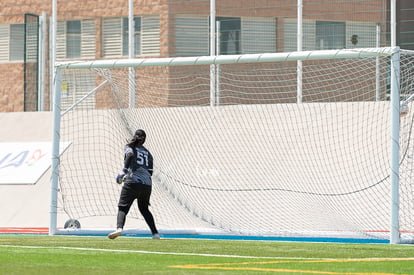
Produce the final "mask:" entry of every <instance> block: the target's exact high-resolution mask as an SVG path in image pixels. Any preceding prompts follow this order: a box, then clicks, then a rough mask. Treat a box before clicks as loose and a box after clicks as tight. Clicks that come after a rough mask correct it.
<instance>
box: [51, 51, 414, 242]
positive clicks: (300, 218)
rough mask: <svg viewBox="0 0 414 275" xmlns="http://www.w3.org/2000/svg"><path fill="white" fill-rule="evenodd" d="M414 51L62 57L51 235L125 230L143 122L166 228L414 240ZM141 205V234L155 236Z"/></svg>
mask: <svg viewBox="0 0 414 275" xmlns="http://www.w3.org/2000/svg"><path fill="white" fill-rule="evenodd" d="M413 57H414V55H413V54H412V53H411V52H408V51H402V50H400V49H399V48H372V49H352V50H350V49H343V50H327V51H310V52H292V53H268V54H246V55H230V56H203V57H200V56H198V57H177V58H147V59H123V60H95V61H90V62H86V61H77V62H65V63H59V64H57V65H56V77H55V94H54V143H53V144H54V147H53V152H54V155H53V159H52V161H53V165H52V168H53V172H52V181H51V182H52V188H51V190H52V196H51V223H50V234H68V233H70V234H75V233H77V232H78V233H80V234H81V233H84V232H88V230H102V231H105V230H108V232H109V231H110V230H113V229H114V227H111V226H112V225H113V226H115V220H116V213H117V202H118V196H119V192H120V190H121V187H120V186H119V185H117V184H116V183H115V176H116V175H117V173H119V172H120V170H121V169H122V165H123V147H124V144H125V143H126V140H127V139H128V138H130V137H131V135H132V133H133V132H134V131H135V130H136V129H138V128H143V129H145V131H146V132H147V142H146V146H147V147H148V148H149V149H150V150H151V151H152V153H153V155H154V165H155V172H154V176H153V180H154V185H153V195H152V201H151V210H152V212H153V214H154V218H155V221H156V223H157V225H158V227H159V229H160V232H161V234H163V233H164V234H165V233H167V232H187V233H188V232H190V233H194V234H204V233H208V234H236V235H259V236H264V235H266V236H268V235H270V236H282V237H349V238H372V239H385V240H390V242H391V243H400V242H403V241H404V242H405V241H407V242H410V241H411V240H413V239H414V234H413V233H414V232H413V229H414V197H413V194H414V184H413V175H412V173H414V162H413V161H414V146H413V144H412V142H411V140H412V139H413V137H412V136H411V131H412V129H413V118H414V117H413V111H412V108H411V105H412V103H411V100H412V98H413V96H414V95H413V94H414V93H413V88H414V87H413V85H414V79H413V76H414V69H413V62H414V58H413ZM63 143H65V144H69V145H68V148H67V149H66V150H65V151H64V152H63V153H62V154H60V155H59V152H60V151H59V147H60V146H61V144H63ZM136 208H137V207H132V209H131V212H130V214H129V216H128V218H127V227H128V228H127V229H130V230H142V232H144V231H148V229H147V226H146V224H145V222H144V221H143V219H142V217H141V216H140V214H139V213H138V210H137V209H136ZM61 212H63V213H65V214H66V215H67V216H68V217H69V218H70V219H69V221H72V223H71V224H70V226H67V225H68V222H66V225H65V226H64V227H65V228H62V227H63V223H64V222H62V221H58V219H57V214H58V213H61ZM128 222H129V223H128ZM111 223H112V225H111ZM105 232H106V231H105ZM131 232H132V231H131Z"/></svg>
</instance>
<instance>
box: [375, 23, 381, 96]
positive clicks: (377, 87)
mask: <svg viewBox="0 0 414 275" xmlns="http://www.w3.org/2000/svg"><path fill="white" fill-rule="evenodd" d="M376 38H377V41H376V47H377V48H379V47H381V26H380V24H377V29H376ZM380 80H381V63H380V58H379V56H377V57H376V60H375V100H376V101H380V100H381V82H380Z"/></svg>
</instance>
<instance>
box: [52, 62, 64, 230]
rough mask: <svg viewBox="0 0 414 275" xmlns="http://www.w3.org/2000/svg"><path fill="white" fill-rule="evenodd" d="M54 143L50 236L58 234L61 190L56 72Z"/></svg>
mask: <svg viewBox="0 0 414 275" xmlns="http://www.w3.org/2000/svg"><path fill="white" fill-rule="evenodd" d="M53 87H54V93H53V99H54V100H53V139H52V140H53V142H52V175H51V179H50V182H51V184H50V224H49V235H55V234H56V228H57V206H58V201H57V196H58V195H57V194H58V188H59V150H60V148H59V143H60V98H61V93H60V92H61V91H60V87H61V74H60V70H56V72H55V79H54V81H53Z"/></svg>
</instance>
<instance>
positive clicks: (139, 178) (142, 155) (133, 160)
mask: <svg viewBox="0 0 414 275" xmlns="http://www.w3.org/2000/svg"><path fill="white" fill-rule="evenodd" d="M124 152H125V158H124V167H125V168H127V169H128V171H129V172H128V176H127V178H126V179H125V182H139V183H142V184H145V185H151V184H152V180H151V176H152V171H153V157H152V155H151V153H150V152H149V151H148V149H147V148H145V147H144V146H142V145H141V146H137V147H134V148H131V147H130V146H128V145H127V146H125V150H124Z"/></svg>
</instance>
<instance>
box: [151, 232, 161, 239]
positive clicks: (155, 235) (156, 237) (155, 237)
mask: <svg viewBox="0 0 414 275" xmlns="http://www.w3.org/2000/svg"><path fill="white" fill-rule="evenodd" d="M152 239H153V240H159V239H160V234H158V233H155V234H154V235H152Z"/></svg>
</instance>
